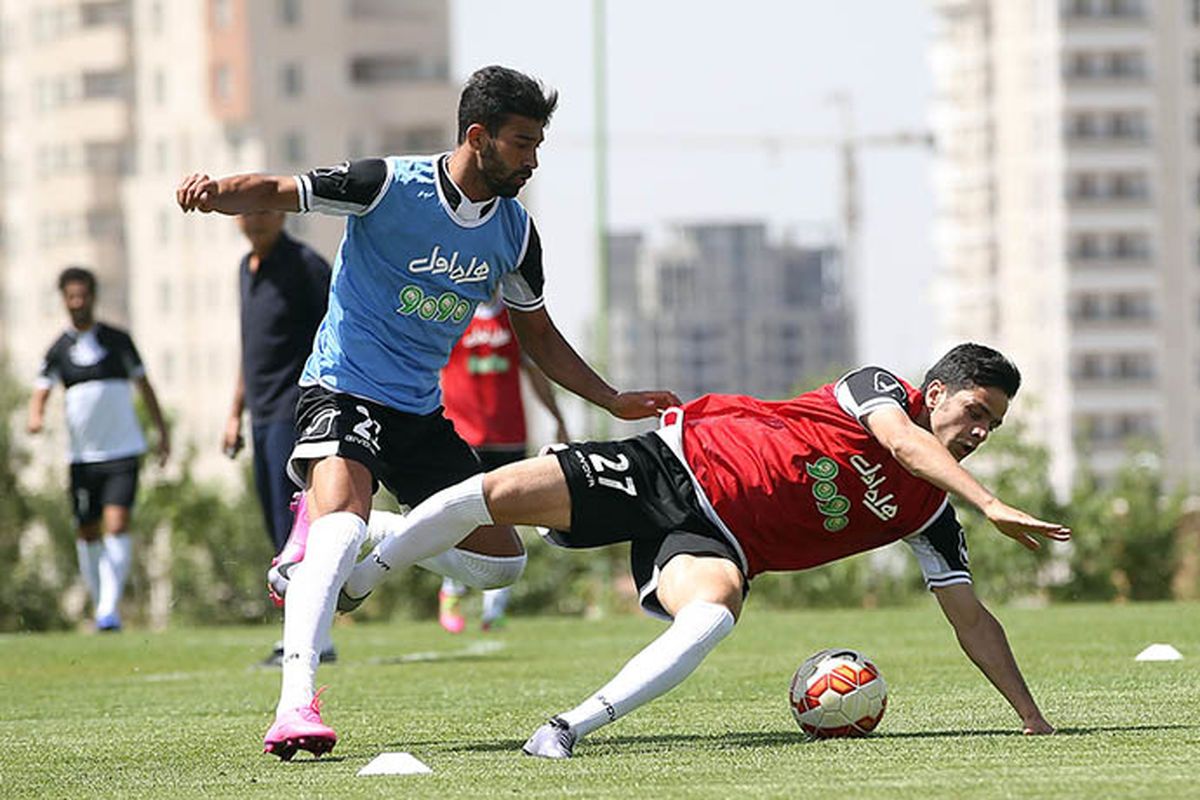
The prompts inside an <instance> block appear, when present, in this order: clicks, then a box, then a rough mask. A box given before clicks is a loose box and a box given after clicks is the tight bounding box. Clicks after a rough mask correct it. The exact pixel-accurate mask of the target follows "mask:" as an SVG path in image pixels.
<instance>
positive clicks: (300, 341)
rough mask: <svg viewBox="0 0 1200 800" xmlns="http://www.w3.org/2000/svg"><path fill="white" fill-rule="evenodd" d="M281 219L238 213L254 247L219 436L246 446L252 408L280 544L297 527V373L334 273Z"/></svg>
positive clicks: (231, 449) (229, 448)
mask: <svg viewBox="0 0 1200 800" xmlns="http://www.w3.org/2000/svg"><path fill="white" fill-rule="evenodd" d="M283 220H284V215H283V213H282V212H278V211H265V212H258V213H251V214H242V215H241V216H239V217H238V227H239V228H241V230H242V233H243V234H245V236H246V238H247V239H248V240H249V241H250V247H251V250H250V252H249V253H247V254H246V255H245V256H244V257H243V258H242V263H241V267H240V269H239V284H240V297H241V310H242V358H241V361H240V362H239V366H238V378H237V388H236V389H235V391H234V395H233V407H232V409H231V410H230V414H229V420H228V421H227V422H226V424H225V436H224V441H223V443H222V444H223V446H224V449H225V452H226V453H227V454H229V455H230V457H233V456H236V455H237V453H238V451H239V450H241V448H242V446H243V444H244V440H243V435H242V415H243V411H245V410H246V409H249V411H250V430H251V440H252V442H253V444H254V483H255V486H256V487H257V488H258V497H259V502H260V503H261V504H262V511H263V519H264V521H265V522H266V528H267V534H268V537H269V538H270V539H271V543H272V544H273V545H274V547H275V552H279V550H280V549H282V547H283V544H284V542H286V541H287V537H288V533H289V531H290V530H291V527H292V512H291V511H290V510H289V508H288V504H289V503H290V502H291V499H292V494H293V493H294V492H295V491H296V487H295V485H293V484H292V481H291V479H290V478H288V475H287V459H288V456H290V455H291V453H292V447H293V445H295V443H296V426H295V414H296V399H297V398H298V396H299V387H298V385H297V381H298V380H299V378H300V372H301V370H303V369H304V360H305V359H306V358H308V354H309V352H310V351H311V350H312V341H313V336H314V334H316V332H317V326H318V325H320V324H321V318H322V317H323V316H324V315H325V307H326V304H327V297H328V295H329V276H330V269H329V263H328V262H327V261H326V260H325V259H324V258H322V257H321V256H320V254H318V253H317V252H316V251H314V250H313V249H312V248H310V247H308V246H307V245H305V244H304V243H302V242H299V241H296V240H295V239H293V238H292V237H290V236H288V235H287V233H285V232H284V230H283Z"/></svg>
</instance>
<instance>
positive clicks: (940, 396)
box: [925, 378, 946, 411]
mask: <svg viewBox="0 0 1200 800" xmlns="http://www.w3.org/2000/svg"><path fill="white" fill-rule="evenodd" d="M945 399H946V384H944V383H942V382H941V381H940V380H938V379H937V378H934V379H933V380H931V381H930V382H929V385H928V386H927V387H925V407H926V408H928V409H929V410H930V411H932V410H933V409H935V408H937V407H938V404H939V403H941V402H942V401H943V400H945Z"/></svg>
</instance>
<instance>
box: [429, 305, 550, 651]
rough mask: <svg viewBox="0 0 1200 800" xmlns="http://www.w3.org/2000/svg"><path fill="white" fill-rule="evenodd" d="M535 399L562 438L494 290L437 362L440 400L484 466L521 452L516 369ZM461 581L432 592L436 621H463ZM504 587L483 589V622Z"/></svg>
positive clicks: (540, 380)
mask: <svg viewBox="0 0 1200 800" xmlns="http://www.w3.org/2000/svg"><path fill="white" fill-rule="evenodd" d="M522 371H524V373H525V376H526V377H527V378H528V379H529V384H530V387H531V388H532V389H533V392H534V394H535V395H536V396H537V398H538V400H539V401H541V403H542V405H543V406H544V407H545V409H546V410H547V411H548V412H550V416H551V417H553V418H554V425H555V433H554V435H555V441H558V442H565V441H567V426H566V423H565V422H563V417H562V413H561V412H560V411H559V410H558V403H557V402H555V399H554V388H553V387H552V386H551V385H550V381H549V380H547V379H546V376H545V375H544V374H543V373H542V371H541V370H540V369H538V368H537V366H536V365H534V364H533V363H532V362H530V361H528V360H527V359H525V358H524V355H523V354H522V353H521V345H520V344H519V343H518V342H517V337H516V334H515V333H513V329H512V322H511V321H510V320H509V318H508V311H507V310H506V309H505V308H504V305H503V303H502V302H501V301H500V298H499V297H495V296H494V297H492V299H491V300H489V301H487V302H486V303H480V304H479V306H478V307H477V308H476V309H475V315H474V317H472V318H471V324H470V325H468V326H467V329H466V331H464V332H463V335H462V338H461V339H459V340H458V344H456V345H455V346H454V349H453V350H452V351H451V352H450V360H449V361H448V362H447V363H446V368H445V369H444V370H442V406H443V409H444V413H445V415H446V418H447V419H449V420H450V421H451V422H453V423H454V429H455V430H456V431H457V432H458V435H459V436H461V437H462V438H463V439H465V440H466V442H467V444H469V445H471V447H472V448H474V449H475V453H476V455H478V456H479V460H480V462H482V464H483V469H484V471H487V472H490V471H491V470H493V469H496V468H497V467H502V466H504V465H505V464H511V463H512V462H514V461H520V460H521V459H523V458H525V456H526V455H527V453H526V446H527V438H528V437H527V434H526V428H525V404H524V402H523V401H522V399H521V372H522ZM466 591H467V587H466V586H465V585H464V584H462V583H461V582H459V581H456V580H455V579H454V578H451V577H449V576H447V577H445V578H443V579H442V588H441V591H439V592H438V622H439V623H441V626H442V627H443V628H445V629H446V630H447V631H449V632H450V633H461V632H462V630H463V628H464V627H466V620H464V619H463V616H462V613H461V612H460V610H459V605H460V603H459V601H460V598H462V596H463V595H464V594H466ZM510 591H511V587H509V586H505V587H503V588H500V589H485V590H484V592H483V614H482V621H481V622H482V627H483V629H484V630H485V631H486V630H491V629H492V628H496V627H500V626H502V625H503V624H504V620H505V617H504V612H505V609H506V608H507V605H508V593H509V592H510Z"/></svg>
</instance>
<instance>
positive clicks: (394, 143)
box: [380, 127, 448, 153]
mask: <svg viewBox="0 0 1200 800" xmlns="http://www.w3.org/2000/svg"><path fill="white" fill-rule="evenodd" d="M380 144H381V146H382V151H383V152H384V153H436V152H438V151H439V150H442V149H443V148H445V147H446V146H447V144H448V140H447V136H446V132H445V131H444V130H442V129H441V128H438V127H428V128H408V129H405V130H389V131H384V133H383V136H382V140H381V143H380Z"/></svg>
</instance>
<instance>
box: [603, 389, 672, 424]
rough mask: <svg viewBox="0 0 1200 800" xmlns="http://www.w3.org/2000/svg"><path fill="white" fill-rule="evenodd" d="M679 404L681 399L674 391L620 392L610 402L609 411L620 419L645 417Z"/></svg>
mask: <svg viewBox="0 0 1200 800" xmlns="http://www.w3.org/2000/svg"><path fill="white" fill-rule="evenodd" d="M677 405H680V400H679V398H678V397H676V396H675V393H674V392H620V393H619V394H617V395H616V396H614V397H613V399H612V401H611V402H610V403H609V404H608V411H609V413H610V414H612V415H613V416H614V417H617V418H618V419H645V418H646V417H653V416H654V415H655V414H659V413H661V412H663V411H665V410H666V409H668V408H670V407H671V406H677Z"/></svg>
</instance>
